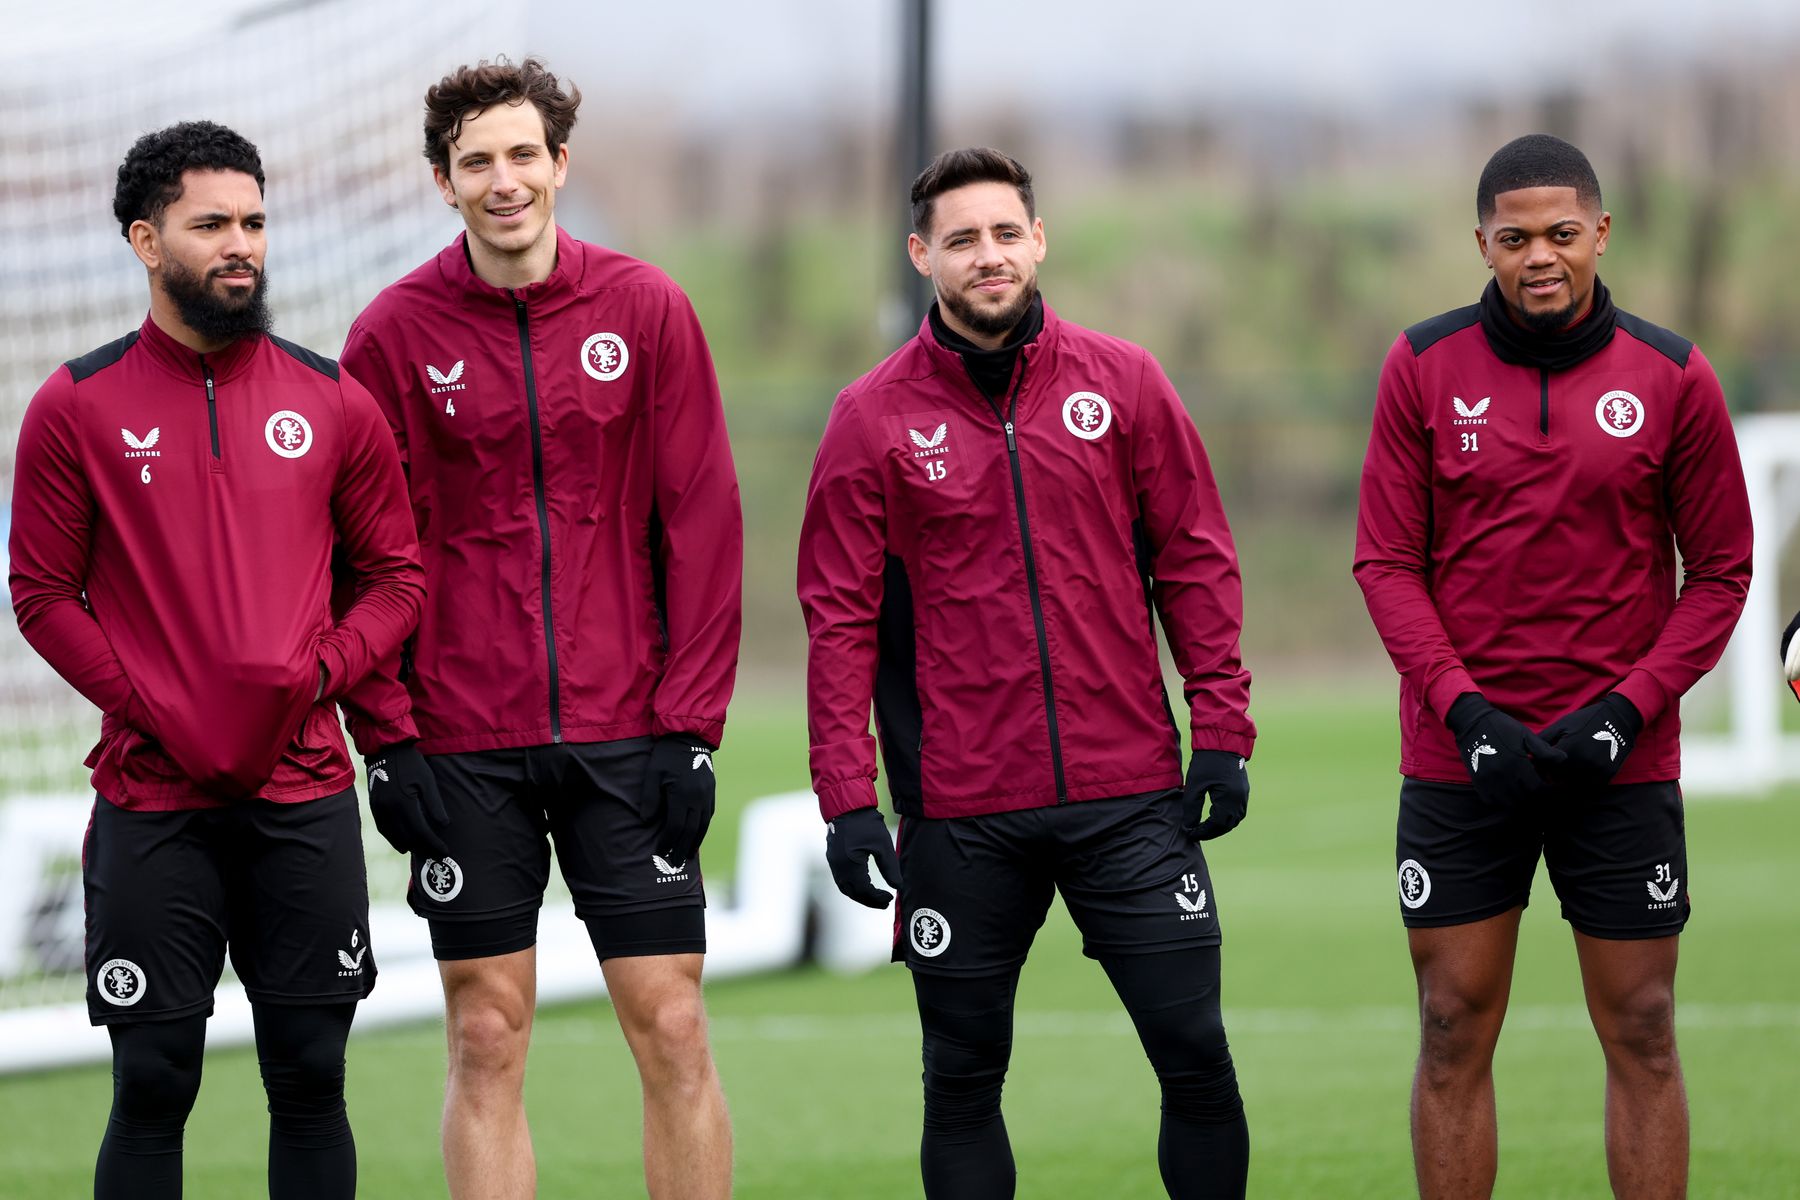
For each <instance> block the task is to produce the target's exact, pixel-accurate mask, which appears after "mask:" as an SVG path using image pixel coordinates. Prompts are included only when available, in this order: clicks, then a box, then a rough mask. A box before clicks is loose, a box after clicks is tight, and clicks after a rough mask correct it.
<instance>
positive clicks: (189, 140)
mask: <svg viewBox="0 0 1800 1200" xmlns="http://www.w3.org/2000/svg"><path fill="white" fill-rule="evenodd" d="M188 171H242V172H243V173H244V174H246V175H249V176H250V177H252V178H253V179H255V180H256V190H257V191H258V192H260V191H262V190H263V169H262V156H261V155H260V154H258V153H257V152H256V147H255V146H254V145H252V144H251V143H250V140H249V139H248V138H246V137H244V136H243V135H242V134H240V133H238V132H236V131H235V130H231V129H227V128H225V126H223V125H215V124H214V123H213V122H211V121H183V122H181V123H180V124H179V125H171V126H169V127H168V128H167V129H159V130H157V131H156V132H155V133H146V134H145V135H144V136H143V137H141V138H139V139H138V140H137V141H136V142H134V143H132V147H131V149H130V150H128V151H126V152H125V161H124V162H122V163H120V164H119V181H118V183H117V185H116V186H115V187H114V188H113V216H115V217H117V218H118V219H119V232H120V233H121V234H122V235H124V236H125V237H127V238H129V237H130V236H131V226H132V224H133V222H136V221H148V222H150V223H151V224H152V225H157V226H160V225H161V224H162V216H163V213H164V212H166V211H167V210H168V207H169V205H171V204H173V203H175V201H177V200H179V199H181V177H182V175H183V174H185V173H186V172H188Z"/></svg>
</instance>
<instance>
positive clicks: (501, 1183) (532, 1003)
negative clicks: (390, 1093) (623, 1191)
mask: <svg viewBox="0 0 1800 1200" xmlns="http://www.w3.org/2000/svg"><path fill="white" fill-rule="evenodd" d="M438 974H439V975H440V976H441V977H442V978H443V981H444V1031H445V1033H446V1034H447V1035H448V1037H449V1041H450V1078H449V1084H448V1086H447V1087H446V1089H445V1093H444V1132H443V1138H444V1177H445V1179H446V1180H448V1181H449V1184H450V1195H451V1197H452V1200H530V1197H532V1196H535V1195H536V1194H537V1160H536V1158H534V1157H533V1155H532V1151H531V1130H530V1129H529V1128H528V1127H527V1126H526V1124H525V1052H526V1050H527V1049H528V1048H529V1047H530V1045H531V1016H532V1011H533V1010H534V1009H535V1007H536V1005H537V948H536V947H532V948H530V949H527V950H520V951H518V952H517V953H515V954H502V955H497V956H495V957H493V958H468V959H458V960H454V961H449V962H440V963H438Z"/></svg>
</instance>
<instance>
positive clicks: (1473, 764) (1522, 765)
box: [1444, 692, 1568, 804]
mask: <svg viewBox="0 0 1800 1200" xmlns="http://www.w3.org/2000/svg"><path fill="white" fill-rule="evenodd" d="M1444 724H1446V725H1448V726H1449V727H1450V732H1451V733H1452V734H1454V735H1455V737H1456V748H1457V749H1458V750H1459V751H1460V752H1461V753H1462V759H1463V766H1465V767H1467V768H1468V771H1469V782H1470V783H1472V784H1474V785H1475V794H1476V795H1478V796H1480V797H1481V798H1482V799H1483V800H1485V801H1487V802H1488V803H1489V804H1516V803H1517V802H1519V801H1520V800H1523V799H1525V798H1527V797H1529V796H1531V795H1534V794H1536V793H1538V792H1541V791H1543V790H1544V789H1545V787H1546V786H1547V785H1546V784H1545V781H1544V776H1543V774H1542V772H1543V771H1544V770H1547V769H1549V768H1552V767H1557V766H1561V765H1562V763H1563V762H1564V760H1566V759H1567V758H1568V755H1567V754H1566V753H1565V752H1563V751H1562V750H1559V749H1557V748H1556V747H1555V746H1552V745H1551V744H1550V743H1549V742H1546V741H1545V740H1544V739H1543V738H1541V737H1539V736H1538V735H1537V734H1535V733H1533V732H1531V730H1529V729H1527V728H1525V726H1524V725H1522V724H1520V723H1519V722H1518V721H1517V720H1516V719H1514V718H1512V717H1509V716H1507V715H1506V714H1505V713H1503V712H1501V711H1500V710H1499V709H1497V708H1495V707H1494V706H1493V705H1492V704H1489V703H1488V701H1487V697H1485V696H1483V695H1482V694H1481V693H1480V692H1464V693H1463V694H1462V695H1460V696H1458V697H1457V698H1456V703H1455V704H1452V705H1451V706H1450V714H1449V716H1447V717H1446V718H1445V719H1444Z"/></svg>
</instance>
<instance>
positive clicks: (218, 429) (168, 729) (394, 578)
mask: <svg viewBox="0 0 1800 1200" xmlns="http://www.w3.org/2000/svg"><path fill="white" fill-rule="evenodd" d="M334 542H335V543H336V544H337V546H338V551H339V554H340V556H341V558H342V560H343V561H344V562H345V563H346V565H347V567H348V570H349V573H350V575H351V576H352V577H353V578H352V580H351V590H353V591H354V594H355V602H354V604H352V605H351V606H350V607H349V609H348V611H347V612H345V614H344V615H343V617H342V619H341V620H338V621H336V622H335V623H334V621H333V620H332V612H331V591H332V578H331V566H332V551H333V545H334ZM10 553H11V557H12V567H11V583H12V600H13V609H14V611H15V612H16V613H17V615H18V619H19V630H20V632H21V633H23V634H24V635H25V638H26V640H27V641H29V642H30V643H31V645H32V646H33V647H34V648H35V649H36V650H37V652H38V653H39V654H41V655H43V656H44V658H45V660H46V661H47V662H49V663H50V665H51V666H52V667H54V668H55V669H56V671H57V673H58V674H60V675H61V676H62V677H63V678H64V679H66V680H68V681H69V682H70V683H71V684H73V685H74V687H75V688H76V690H77V691H79V692H81V694H82V695H84V696H86V697H87V698H88V699H89V700H92V701H93V702H94V703H95V704H96V705H98V706H99V707H100V710H101V712H102V713H104V714H105V715H104V716H103V718H102V720H101V725H100V743H99V745H97V746H96V747H95V748H94V752H93V753H92V754H91V755H89V756H88V760H87V765H88V766H90V767H93V768H94V776H93V779H94V788H95V790H97V791H98V792H99V793H100V794H101V795H102V796H105V797H106V798H107V799H108V800H110V801H112V802H113V803H114V804H116V805H118V806H119V807H120V808H126V809H143V810H165V809H184V808H207V807H214V806H217V805H220V804H225V803H230V802H231V801H233V800H240V799H244V798H246V797H250V796H258V797H261V798H263V799H266V800H274V801H281V802H289V801H300V800H312V799H316V798H318V797H320V796H328V795H332V794H334V793H336V792H340V791H342V790H343V789H345V788H347V787H349V786H350V784H351V780H352V779H353V777H354V776H353V772H352V769H351V766H350V759H349V756H348V755H347V754H346V753H345V750H344V737H343V734H342V733H341V732H339V730H338V724H337V714H336V710H335V703H336V702H342V703H343V704H344V706H345V708H346V710H347V711H348V712H349V714H350V723H351V725H352V727H353V729H355V730H356V732H357V736H358V740H359V741H363V740H365V739H366V740H367V742H368V744H369V746H370V748H374V747H376V746H380V745H385V744H387V743H389V742H393V741H397V740H399V739H401V738H406V737H411V736H413V735H414V730H413V726H412V721H411V719H410V718H409V717H408V715H407V711H406V705H405V703H404V699H405V698H404V697H400V702H399V703H398V704H394V705H389V706H386V707H383V705H382V704H381V703H379V702H377V701H375V700H373V699H372V698H369V697H366V696H365V694H364V693H363V691H362V689H361V688H360V687H359V686H358V684H359V683H360V682H361V681H362V680H363V678H364V677H365V676H366V675H367V674H368V673H369V670H370V667H371V666H372V664H374V663H375V662H377V661H378V660H379V659H381V658H382V657H384V656H387V655H390V654H392V653H393V652H394V651H395V649H396V648H397V647H398V646H399V645H400V642H401V639H403V638H404V637H405V636H406V635H407V634H408V633H409V632H411V630H412V628H413V625H414V624H415V623H416V622H417V620H418V617H419V606H420V602H421V599H422V597H423V594H424V583H423V581H424V572H423V571H422V569H421V568H420V566H419V551H418V542H417V540H416V538H415V537H414V535H413V530H412V525H411V523H410V522H409V521H408V520H407V512H406V491H405V486H404V484H403V482H402V480H401V476H400V465H399V460H398V459H397V457H396V456H395V454H394V443H393V439H392V438H391V437H389V436H388V432H387V430H386V428H384V427H383V425H382V421H381V414H380V413H379V412H378V411H377V410H376V408H375V405H374V402H373V401H371V400H370V398H369V394H368V393H367V392H366V391H364V390H363V389H362V388H361V387H360V386H359V385H358V384H357V383H356V381H355V380H353V379H349V378H347V377H344V376H341V375H340V374H339V372H338V366H337V364H336V363H334V362H332V361H331V360H330V359H328V358H322V357H320V356H319V355H316V354H313V353H312V352H311V351H309V350H305V349H302V348H301V347H299V346H296V345H294V344H293V343H291V342H287V341H283V340H282V339H280V338H276V337H247V338H241V339H239V340H238V341H237V342H234V343H233V344H232V345H231V346H229V347H227V348H226V349H225V350H223V351H220V352H219V353H217V354H209V355H204V356H202V355H199V354H196V353H194V352H193V351H192V350H189V349H188V348H187V347H185V346H183V345H182V344H181V343H179V342H177V341H176V340H175V339H174V338H172V337H170V336H169V335H168V334H166V333H164V332H163V331H162V330H161V329H160V328H158V327H157V325H156V323H155V322H154V321H153V320H148V319H147V320H145V322H144V324H143V326H142V327H141V328H140V329H139V330H138V331H137V332H136V333H132V334H128V335H126V336H125V337H123V338H120V339H119V340H118V341H116V342H113V343H111V344H110V345H106V346H102V347H101V348H100V349H98V350H95V351H93V352H92V353H90V354H87V355H85V356H83V357H81V358H78V359H76V360H74V361H73V362H70V363H67V364H65V365H64V366H62V367H60V368H58V369H57V371H56V373H55V374H53V375H51V376H50V378H49V380H48V381H47V382H45V384H44V385H43V387H41V388H39V389H38V393H37V395H36V396H35V397H33V398H32V401H31V406H30V407H29V408H28V409H27V410H26V413H25V423H24V427H23V429H22V430H21V431H20V434H19V456H18V469H17V474H16V476H15V478H14V481H13V515H12V537H11V542H10ZM321 665H323V666H324V667H325V669H326V671H327V672H328V678H329V683H328V684H327V688H326V693H325V696H324V698H323V699H322V700H321V701H319V702H318V703H313V693H314V691H315V690H316V689H317V687H318V682H319V667H320V666H321Z"/></svg>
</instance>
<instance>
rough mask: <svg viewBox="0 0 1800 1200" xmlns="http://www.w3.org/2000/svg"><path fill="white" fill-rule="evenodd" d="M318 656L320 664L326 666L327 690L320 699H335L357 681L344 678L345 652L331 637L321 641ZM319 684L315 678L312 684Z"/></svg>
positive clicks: (315, 685)
mask: <svg viewBox="0 0 1800 1200" xmlns="http://www.w3.org/2000/svg"><path fill="white" fill-rule="evenodd" d="M318 658H319V665H320V666H321V667H324V668H325V692H324V694H323V695H321V696H320V697H319V699H320V700H321V701H325V700H332V701H335V700H336V699H337V698H338V697H339V696H341V695H343V694H344V690H345V689H346V688H347V687H348V686H349V685H350V684H352V683H355V682H357V681H356V680H354V679H345V678H344V671H345V667H344V655H343V652H342V651H340V650H339V649H338V648H337V646H336V645H335V644H334V643H333V642H332V641H331V640H330V639H329V638H328V639H326V640H325V641H322V642H320V643H319V654H318ZM318 685H319V684H318V680H316V679H315V680H313V684H312V686H314V687H317V686H318Z"/></svg>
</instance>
